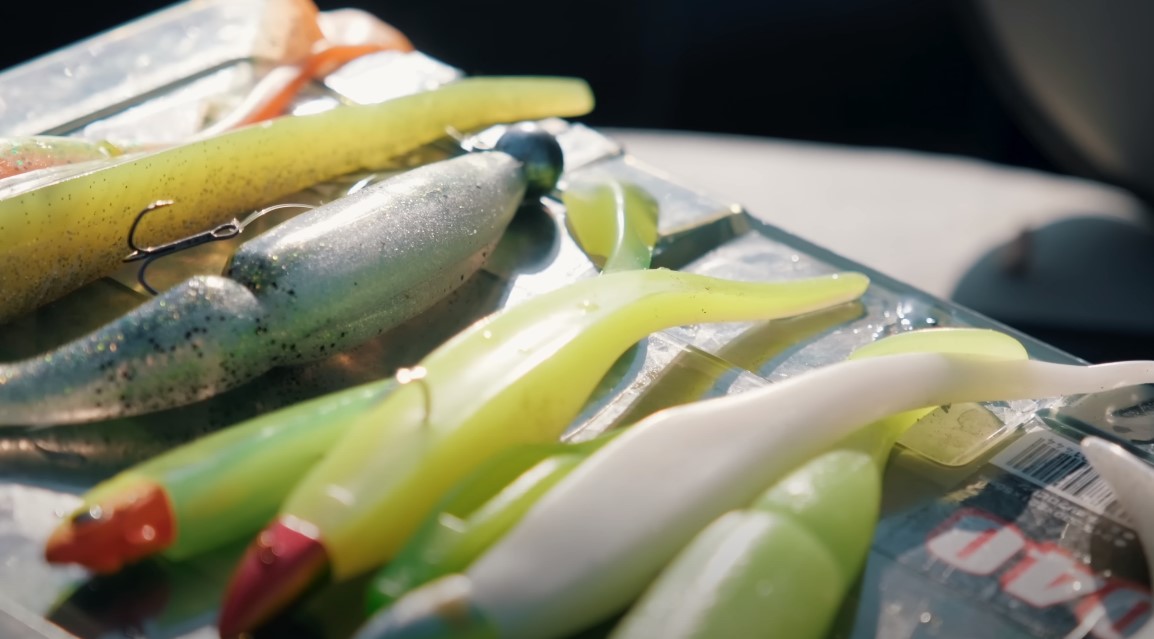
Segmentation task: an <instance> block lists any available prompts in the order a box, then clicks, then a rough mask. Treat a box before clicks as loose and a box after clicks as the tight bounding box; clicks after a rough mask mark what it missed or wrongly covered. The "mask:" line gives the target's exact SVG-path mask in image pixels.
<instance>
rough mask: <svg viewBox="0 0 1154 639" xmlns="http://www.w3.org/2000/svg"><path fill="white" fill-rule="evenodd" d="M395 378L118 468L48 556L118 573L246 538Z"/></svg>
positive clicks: (50, 545) (60, 533)
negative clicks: (159, 556)
mask: <svg viewBox="0 0 1154 639" xmlns="http://www.w3.org/2000/svg"><path fill="white" fill-rule="evenodd" d="M394 386H395V384H394V382H393V381H392V380H391V379H389V380H384V381H381V382H374V383H372V384H365V385H363V386H358V387H356V388H353V389H350V390H347V391H342V392H340V393H334V394H332V395H327V396H325V397H321V398H318V399H314V400H310V401H308V402H304V403H302V404H299V405H296V406H291V407H289V408H285V409H282V410H279V411H276V412H273V413H269V414H267V415H262V416H261V417H257V418H256V419H251V420H249V421H247V422H244V423H242V424H237V425H236V426H232V427H230V428H226V429H224V430H221V431H218V432H216V433H214V434H212V435H209V436H208V437H202V438H200V439H198V440H195V441H193V442H191V443H189V444H186V445H184V446H179V447H177V448H175V449H173V450H171V451H169V452H167V453H164V454H162V455H158V456H157V457H154V458H152V459H150V460H148V461H146V462H144V463H142V464H138V465H136V466H134V467H132V468H130V469H128V470H126V471H124V472H122V473H119V474H118V475H116V476H114V477H112V478H111V479H109V480H107V481H104V482H101V483H100V484H98V485H97V486H96V487H94V488H93V489H92V490H90V491H89V492H88V493H87V494H85V495H84V503H83V504H82V505H81V506H80V507H79V508H77V510H76V511H75V512H74V513H73V514H72V515H71V516H69V517H68V518H67V519H65V520H64V521H63V522H62V523H61V524H60V525H59V526H58V527H57V529H56V530H55V531H53V533H52V536H51V537H49V539H48V542H47V545H46V547H45V553H44V554H45V558H46V559H47V560H48V561H50V562H52V563H76V564H80V565H82V566H84V567H85V568H88V569H89V570H92V571H93V572H97V573H110V572H114V571H117V570H120V568H122V567H123V566H124V565H126V564H130V563H132V562H134V561H137V560H139V559H143V558H144V557H149V556H152V555H154V554H157V553H161V554H163V555H164V556H166V557H168V558H170V559H174V560H184V559H188V558H190V557H193V556H196V555H200V554H201V553H204V552H206V551H209V550H213V549H215V548H219V547H221V546H223V545H225V544H227V543H229V542H236V541H239V540H241V539H244V538H245V537H246V536H249V535H252V534H253V533H255V532H256V531H258V530H260V528H261V526H264V525H265V524H266V523H268V521H269V520H270V519H271V518H272V517H273V515H275V514H276V511H277V508H279V507H280V503H281V501H282V500H283V499H284V496H285V495H287V494H288V492H289V490H291V489H292V486H293V484H294V483H295V482H296V480H297V478H299V477H300V474H301V473H302V472H304V471H305V470H306V469H308V468H309V467H310V466H312V465H313V464H315V463H316V462H317V460H319V459H320V458H321V456H323V455H324V453H325V451H327V450H328V449H329V447H331V446H332V445H333V444H334V443H335V442H337V441H338V440H339V438H340V437H341V435H343V434H344V433H345V432H346V431H347V430H348V428H349V426H350V425H351V424H352V423H353V422H354V421H355V418H356V416H357V415H359V414H361V413H363V412H364V411H366V410H368V409H369V407H370V406H372V405H373V404H375V403H377V402H379V401H381V399H382V398H383V397H384V396H385V395H387V394H388V393H389V392H390V391H391V390H392V388H393V387H394Z"/></svg>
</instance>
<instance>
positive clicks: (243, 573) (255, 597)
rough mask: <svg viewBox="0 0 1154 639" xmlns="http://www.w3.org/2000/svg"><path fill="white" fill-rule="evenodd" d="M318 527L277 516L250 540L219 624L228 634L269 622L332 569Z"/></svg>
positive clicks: (235, 634)
mask: <svg viewBox="0 0 1154 639" xmlns="http://www.w3.org/2000/svg"><path fill="white" fill-rule="evenodd" d="M328 567H329V556H328V551H327V550H325V546H324V543H323V542H322V541H321V539H320V535H319V532H318V531H317V530H316V529H315V528H314V527H313V526H311V525H309V524H308V523H307V522H303V521H300V520H298V519H296V518H294V517H282V518H280V519H277V520H276V521H274V522H273V523H272V524H270V525H269V526H268V527H267V528H265V529H264V531H262V532H261V533H260V534H259V535H257V538H256V539H255V540H254V541H253V543H252V544H250V545H249V547H248V550H247V551H245V554H244V557H242V558H241V560H240V562H239V564H238V565H237V568H236V571H235V572H233V576H232V581H231V582H230V583H229V585H228V593H227V595H226V596H225V598H224V605H223V606H221V610H220V618H219V619H218V620H217V628H218V630H220V636H221V637H222V638H223V639H230V638H231V637H239V636H243V635H245V634H247V633H249V632H251V631H253V630H255V629H256V628H258V627H260V626H263V625H265V624H266V623H268V622H269V621H271V620H272V619H273V618H274V617H276V616H277V615H278V614H280V613H281V612H282V611H284V609H285V608H287V607H288V606H289V605H291V604H292V603H294V602H296V601H297V600H299V599H300V598H302V597H304V596H305V595H306V594H307V593H308V592H309V591H310V590H312V589H313V588H314V587H316V586H318V585H320V584H322V583H324V581H326V577H327V575H328Z"/></svg>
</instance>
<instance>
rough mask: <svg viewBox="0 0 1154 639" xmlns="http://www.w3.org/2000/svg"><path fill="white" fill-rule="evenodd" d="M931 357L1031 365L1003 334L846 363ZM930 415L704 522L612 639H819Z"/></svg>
mask: <svg viewBox="0 0 1154 639" xmlns="http://www.w3.org/2000/svg"><path fill="white" fill-rule="evenodd" d="M927 351H929V352H941V353H955V354H959V355H971V356H980V357H989V358H993V359H1005V360H1014V359H1017V360H1024V359H1027V358H1028V355H1027V353H1026V349H1025V348H1024V347H1022V345H1021V344H1020V343H1019V342H1018V341H1017V340H1014V339H1013V338H1011V337H1009V336H1007V335H1004V334H1002V333H997V332H994V331H988V330H980V329H978V330H974V329H944V330H926V331H916V332H911V333H904V334H899V335H895V336H893V337H890V338H887V339H882V340H879V341H877V342H873V343H870V344H868V345H866V346H865V347H863V348H861V349H859V350H858V351H856V352H855V353H854V354H853V355H852V356H851V359H861V358H864V357H876V356H879V355H892V354H897V353H909V352H927ZM927 411H928V409H919V410H914V411H909V412H906V413H901V414H899V415H894V416H892V417H888V418H886V419H883V420H880V421H878V422H875V423H874V424H871V425H870V426H867V427H866V428H864V429H862V431H860V432H858V433H855V434H854V435H851V436H850V437H849V439H848V440H845V441H842V442H841V443H840V444H839V445H838V447H839V448H841V450H837V451H834V452H830V453H825V454H823V455H822V456H820V457H818V458H816V459H814V460H812V461H810V462H808V463H807V464H806V465H804V466H802V467H801V468H800V469H798V470H796V471H794V472H793V473H792V474H790V475H789V476H787V477H786V478H785V479H783V480H781V481H780V482H778V483H777V484H776V485H774V486H772V487H771V488H769V490H767V491H766V492H765V493H764V494H762V495H761V496H760V497H759V498H758V499H757V501H755V502H754V503H753V505H752V506H750V507H749V508H748V509H746V510H742V511H734V512H730V513H727V514H725V515H723V516H722V517H721V518H719V519H717V520H716V521H714V522H713V523H711V524H710V525H709V526H708V527H707V528H706V529H705V530H703V531H702V532H701V533H699V534H697V536H695V537H694V538H693V541H692V542H690V544H689V545H688V546H687V547H686V548H684V549H683V550H682V551H681V552H680V553H678V555H677V558H676V559H674V561H673V562H672V563H671V564H670V565H669V566H667V567H666V568H665V569H664V570H663V571H662V573H661V576H660V577H659V578H658V579H657V580H656V581H655V582H654V583H653V584H652V585H651V586H650V587H649V589H648V590H647V591H646V593H645V595H644V596H643V597H642V598H641V600H640V601H639V602H638V603H637V604H636V605H635V606H633V607H632V608H631V609H630V611H629V614H628V615H626V617H625V619H624V620H623V621H622V622H621V623H620V624H619V625H618V627H617V628H616V629H615V631H614V633H613V635H612V636H613V639H637V638H640V637H663V638H667V639H688V638H690V637H695V638H705V637H748V638H750V639H753V638H754V637H761V636H777V635H782V636H788V637H796V638H797V639H806V638H813V639H818V638H820V637H824V636H826V634H827V631H828V627H829V624H830V622H831V621H832V619H833V617H834V615H835V614H836V612H837V609H838V607H839V606H840V605H841V600H842V598H843V597H844V595H845V593H846V592H847V591H848V590H849V588H850V586H851V584H852V583H853V580H854V579H855V577H856V576H857V574H858V572H859V571H860V570H861V566H862V564H863V563H864V562H865V557H866V554H867V552H868V550H869V545H870V540H871V539H872V538H873V531H874V527H875V526H876V524H877V515H878V506H879V503H880V500H881V469H882V468H884V467H885V463H886V459H887V457H888V456H889V452H890V450H891V449H892V448H893V444H894V442H895V441H896V440H897V438H898V437H899V436H901V434H902V433H904V432H905V431H906V429H908V428H909V427H910V426H912V425H913V423H914V422H916V421H917V420H918V419H919V418H920V417H922V416H923V415H924V414H925V413H926V412H927ZM844 447H849V449H846V448H844ZM607 577H608V578H610V579H612V577H613V576H612V575H608V576H607Z"/></svg>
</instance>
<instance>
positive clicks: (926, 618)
mask: <svg viewBox="0 0 1154 639" xmlns="http://www.w3.org/2000/svg"><path fill="white" fill-rule="evenodd" d="M933 620H934V616H933V615H931V614H930V613H928V612H923V613H922V614H921V615H920V616H919V617H918V621H920V622H922V623H929V622H931V621H933Z"/></svg>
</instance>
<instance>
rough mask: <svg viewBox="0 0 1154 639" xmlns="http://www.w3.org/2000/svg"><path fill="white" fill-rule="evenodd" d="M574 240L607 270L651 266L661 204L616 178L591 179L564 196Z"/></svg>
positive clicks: (573, 186)
mask: <svg viewBox="0 0 1154 639" xmlns="http://www.w3.org/2000/svg"><path fill="white" fill-rule="evenodd" d="M562 200H563V201H564V202H565V220H566V222H567V224H568V226H569V230H570V231H571V232H572V233H573V237H574V239H576V240H577V242H578V243H579V244H580V245H581V247H582V249H584V250H585V252H586V253H587V254H589V256H590V258H591V259H593V260H594V261H595V262H597V263H599V264H601V265H602V266H601V271H602V272H603V273H616V272H618V271H630V270H634V269H643V268H649V263H650V260H652V258H653V246H654V245H655V244H656V243H657V211H658V207H657V202H656V201H655V200H654V199H653V197H652V196H651V195H649V194H648V193H647V192H646V191H645V190H644V189H641V188H640V187H638V186H636V185H634V184H630V183H628V182H622V181H620V180H616V179H614V178H611V177H588V178H585V179H583V180H580V181H577V182H574V183H572V184H569V185H568V186H566V188H565V192H564V193H563V194H562Z"/></svg>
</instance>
